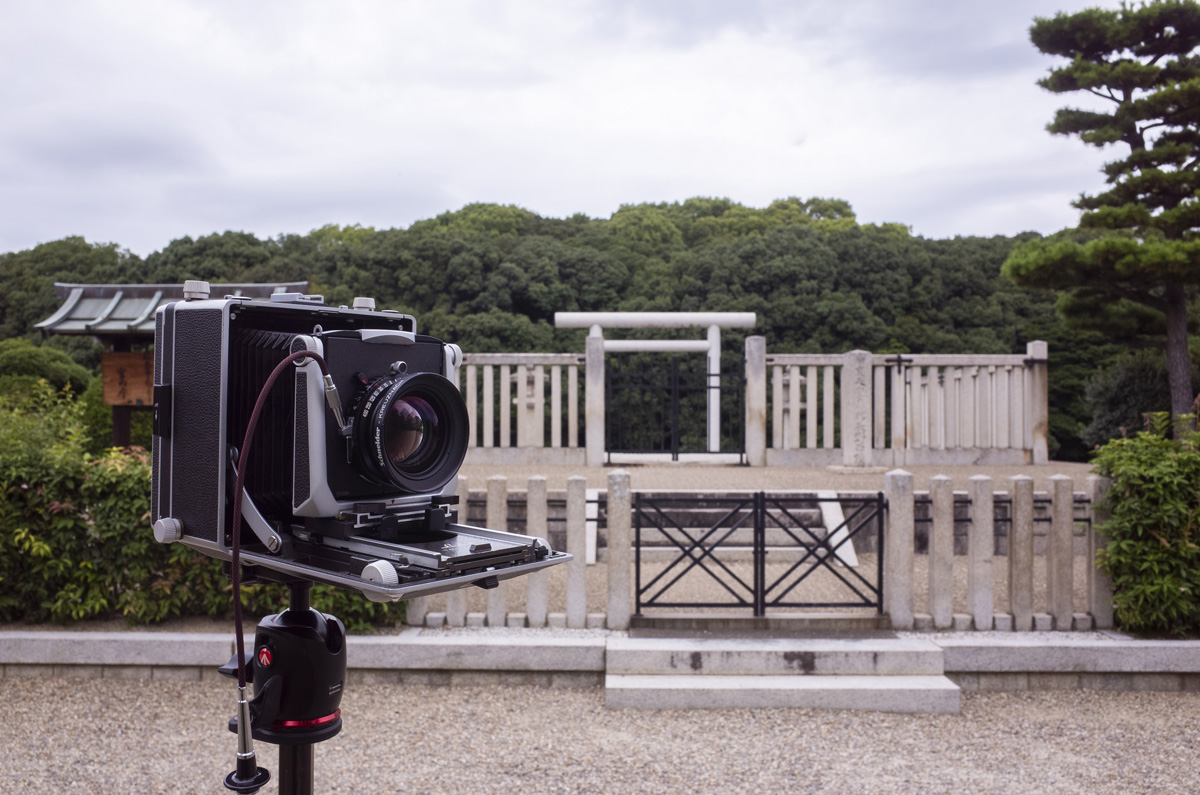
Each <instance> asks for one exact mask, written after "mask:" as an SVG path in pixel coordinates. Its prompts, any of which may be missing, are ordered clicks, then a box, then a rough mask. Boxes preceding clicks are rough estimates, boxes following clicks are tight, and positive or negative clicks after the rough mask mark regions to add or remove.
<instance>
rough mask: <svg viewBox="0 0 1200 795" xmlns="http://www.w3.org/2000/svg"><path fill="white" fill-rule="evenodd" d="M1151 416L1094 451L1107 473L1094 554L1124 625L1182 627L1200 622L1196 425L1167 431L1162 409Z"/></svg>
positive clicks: (1199, 440)
mask: <svg viewBox="0 0 1200 795" xmlns="http://www.w3.org/2000/svg"><path fill="white" fill-rule="evenodd" d="M1150 419H1151V422H1150V425H1151V429H1150V430H1148V431H1143V432H1141V433H1138V434H1137V435H1136V436H1135V437H1133V438H1128V439H1115V440H1113V441H1111V442H1109V443H1108V444H1106V445H1104V446H1103V447H1102V448H1100V450H1099V452H1098V453H1097V454H1096V459H1095V461H1096V467H1097V471H1098V472H1099V473H1100V474H1101V475H1105V476H1107V477H1110V478H1113V485H1112V488H1111V489H1110V490H1109V492H1108V496H1107V497H1106V498H1105V501H1104V504H1103V505H1102V506H1101V507H1102V508H1103V509H1106V510H1108V511H1110V512H1111V516H1110V518H1109V519H1108V520H1107V521H1106V522H1105V523H1104V525H1103V528H1104V532H1105V533H1107V535H1108V536H1109V539H1110V541H1109V543H1108V546H1107V547H1106V548H1105V549H1104V550H1101V552H1100V556H1099V557H1100V559H1099V561H1098V562H1099V564H1100V565H1101V566H1103V568H1104V569H1105V570H1106V571H1108V573H1109V574H1111V575H1112V578H1113V592H1114V593H1113V608H1114V612H1115V616H1116V618H1117V621H1118V623H1119V624H1120V625H1121V626H1122V627H1123V628H1125V629H1128V630H1132V631H1135V632H1155V633H1160V632H1166V633H1171V634H1176V635H1182V634H1186V633H1189V632H1195V631H1196V630H1198V629H1200V543H1198V542H1200V524H1198V522H1200V496H1198V494H1200V433H1195V432H1187V433H1184V434H1181V436H1180V438H1176V439H1172V438H1168V431H1169V428H1170V420H1169V418H1168V416H1167V415H1166V414H1155V415H1152V416H1151V418H1150Z"/></svg>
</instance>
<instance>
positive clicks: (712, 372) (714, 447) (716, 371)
mask: <svg viewBox="0 0 1200 795" xmlns="http://www.w3.org/2000/svg"><path fill="white" fill-rule="evenodd" d="M705 385H706V386H707V387H708V390H707V393H708V395H707V397H708V407H707V408H708V452H710V453H719V452H721V327H720V326H716V325H713V326H709V327H708V373H707V378H706V379H705Z"/></svg>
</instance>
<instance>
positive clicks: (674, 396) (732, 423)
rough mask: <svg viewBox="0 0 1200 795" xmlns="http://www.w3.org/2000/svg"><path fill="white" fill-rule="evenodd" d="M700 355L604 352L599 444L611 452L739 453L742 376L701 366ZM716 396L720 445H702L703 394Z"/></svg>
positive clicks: (742, 447)
mask: <svg viewBox="0 0 1200 795" xmlns="http://www.w3.org/2000/svg"><path fill="white" fill-rule="evenodd" d="M707 367H708V361H707V359H706V358H705V357H703V356H697V355H695V354H693V355H691V356H679V355H664V354H622V355H620V356H609V357H608V358H607V361H606V362H605V373H604V393H605V395H604V397H605V400H604V405H605V420H604V449H605V450H606V451H607V452H608V454H609V455H610V457H611V454H612V453H669V454H670V455H671V459H672V460H675V461H678V460H679V455H680V453H689V454H691V453H708V452H722V453H737V454H738V455H739V456H743V455H744V454H745V436H746V434H745V430H744V429H745V422H746V418H745V410H744V408H743V406H744V396H745V391H746V390H745V378H744V377H742V376H737V375H714V376H710V375H709V374H708V372H707ZM713 392H715V393H716V395H717V396H718V400H719V401H720V450H719V451H710V450H709V449H708V423H707V419H708V396H709V394H710V393H713Z"/></svg>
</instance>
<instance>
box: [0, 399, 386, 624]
mask: <svg viewBox="0 0 1200 795" xmlns="http://www.w3.org/2000/svg"><path fill="white" fill-rule="evenodd" d="M85 411H86V406H85V404H84V402H82V401H75V400H73V399H71V397H70V395H69V393H67V392H61V393H56V392H54V390H52V389H51V388H50V386H49V384H47V383H46V382H45V381H40V382H37V383H36V384H34V385H33V386H32V388H31V391H30V393H29V394H28V395H26V396H24V397H22V398H21V399H19V400H16V399H12V398H10V399H8V400H7V403H5V404H0V494H3V501H0V620H3V621H57V622H63V621H70V620H80V619H87V618H97V617H105V616H111V615H123V616H124V617H125V618H126V620H128V621H129V622H130V623H137V624H145V623H156V622H160V621H164V620H166V619H169V618H175V617H181V616H197V615H210V616H221V615H226V614H227V613H228V612H229V610H230V591H231V589H230V584H229V575H228V574H227V572H226V571H225V567H224V564H222V563H221V562H220V561H217V560H213V559H212V558H208V557H205V556H203V555H200V554H199V553H197V552H194V551H193V550H191V549H189V548H188V547H185V546H183V545H182V544H171V545H167V546H164V545H161V544H158V543H156V542H155V541H154V536H153V534H152V533H151V532H150V527H149V524H150V457H149V455H148V454H147V453H146V451H145V449H144V448H140V447H133V448H130V449H128V450H118V449H110V450H106V451H105V452H104V453H103V454H102V455H100V456H98V457H93V456H92V455H91V454H90V453H89V452H88V451H87V450H88V447H89V440H88V437H87V433H86V425H85V423H84V414H85ZM312 601H313V604H314V605H316V606H317V607H318V608H319V609H322V610H324V611H325V612H332V613H335V614H336V615H338V616H339V617H340V618H341V619H342V620H343V621H345V622H346V625H347V627H349V628H351V629H353V630H356V631H362V630H364V629H369V628H370V627H371V626H373V625H378V624H386V623H393V624H394V623H396V622H398V621H399V620H400V619H402V618H403V615H404V612H403V607H402V606H401V605H381V604H375V603H372V602H368V601H367V600H365V599H363V598H361V597H359V596H357V595H354V594H349V593H346V592H343V591H339V590H337V589H333V588H328V587H325V586H317V587H316V588H314V591H313V597H312ZM242 602H243V604H244V605H245V607H246V609H247V613H248V614H250V615H255V614H265V613H269V612H276V611H278V610H280V609H282V608H283V607H285V606H286V604H287V591H286V588H285V587H284V586H281V585H250V586H247V587H246V588H244V589H243V592H242Z"/></svg>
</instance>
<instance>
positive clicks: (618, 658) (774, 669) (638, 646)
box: [605, 637, 944, 676]
mask: <svg viewBox="0 0 1200 795" xmlns="http://www.w3.org/2000/svg"><path fill="white" fill-rule="evenodd" d="M942 661H943V654H942V649H941V647H939V646H938V645H937V644H935V643H933V642H932V641H927V640H918V639H908V638H904V639H899V638H896V639H890V638H837V639H825V638H820V639H818V638H812V639H800V638H756V639H750V638H745V639H742V638H736V639H735V638H713V639H709V638H622V637H613V638H609V641H608V650H607V652H606V663H605V669H606V670H607V672H608V673H609V674H617V675H654V674H667V675H684V676H696V675H701V676H788V675H792V676H796V675H800V676H805V675H808V676H940V675H941V674H942V673H943V671H944V669H943V667H942Z"/></svg>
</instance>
